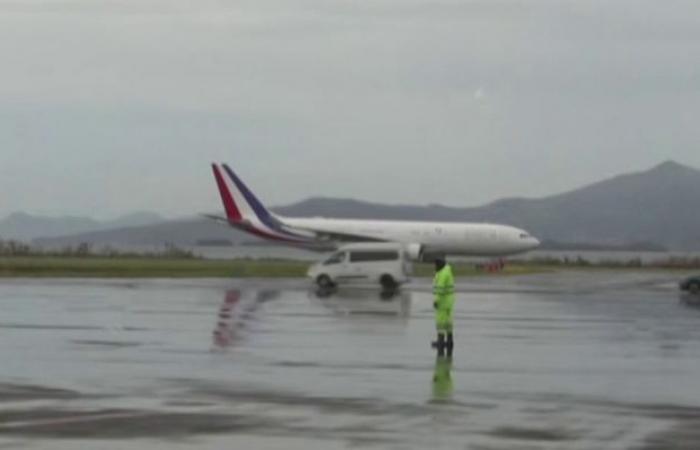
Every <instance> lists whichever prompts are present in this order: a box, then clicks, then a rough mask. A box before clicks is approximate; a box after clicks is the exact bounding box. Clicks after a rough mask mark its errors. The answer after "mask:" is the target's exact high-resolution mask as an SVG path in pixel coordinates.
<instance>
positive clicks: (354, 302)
mask: <svg viewBox="0 0 700 450" xmlns="http://www.w3.org/2000/svg"><path fill="white" fill-rule="evenodd" d="M310 296H311V298H312V299H314V300H316V301H320V302H321V304H322V305H323V306H324V307H326V308H329V309H331V310H332V311H333V312H335V313H337V314H339V315H344V316H347V315H364V316H396V317H403V318H407V317H409V316H410V315H411V293H410V292H407V291H403V290H401V289H394V290H379V289H377V290H374V289H359V288H334V289H316V290H314V291H312V292H311V293H310Z"/></svg>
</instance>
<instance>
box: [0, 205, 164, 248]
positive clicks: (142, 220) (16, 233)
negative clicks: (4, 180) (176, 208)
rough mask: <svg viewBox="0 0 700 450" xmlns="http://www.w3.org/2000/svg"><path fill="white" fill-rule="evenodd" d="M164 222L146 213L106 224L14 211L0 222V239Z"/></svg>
mask: <svg viewBox="0 0 700 450" xmlns="http://www.w3.org/2000/svg"><path fill="white" fill-rule="evenodd" d="M164 220H165V219H164V218H163V217H161V216H159V215H158V214H156V213H153V212H145V211H140V212H135V213H131V214H128V215H125V216H121V217H118V218H116V219H114V220H107V221H97V220H94V219H91V218H88V217H77V216H63V217H45V216H35V215H31V214H27V213H23V212H16V213H13V214H10V215H9V216H7V217H6V218H5V219H3V220H0V239H5V240H10V239H15V240H21V241H31V240H32V239H35V238H38V237H55V236H65V235H73V234H80V233H86V232H91V231H96V230H108V229H112V228H119V227H131V226H142V225H152V224H155V223H159V222H163V221H164Z"/></svg>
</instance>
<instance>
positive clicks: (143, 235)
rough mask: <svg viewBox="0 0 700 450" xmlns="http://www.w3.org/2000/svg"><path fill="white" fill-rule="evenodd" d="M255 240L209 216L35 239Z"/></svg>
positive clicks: (97, 242)
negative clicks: (210, 218)
mask: <svg viewBox="0 0 700 450" xmlns="http://www.w3.org/2000/svg"><path fill="white" fill-rule="evenodd" d="M251 240H256V238H252V237H249V236H248V235H247V234H244V233H241V232H240V231H237V230H234V229H232V228H229V227H227V226H224V225H221V224H219V223H216V222H214V221H211V220H208V219H195V218H193V219H183V220H172V221H168V222H161V223H158V224H155V225H144V226H137V227H124V228H114V229H110V230H99V231H92V232H87V233H79V234H74V235H69V236H59V237H44V238H38V239H34V241H33V243H34V244H36V245H39V246H46V247H57V246H59V247H62V246H68V245H71V246H74V245H77V244H80V243H81V242H87V243H90V244H92V245H94V246H98V247H104V246H123V245H129V246H162V245H164V244H176V245H197V244H200V243H203V242H217V243H240V242H249V241H251Z"/></svg>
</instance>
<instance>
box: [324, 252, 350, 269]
mask: <svg viewBox="0 0 700 450" xmlns="http://www.w3.org/2000/svg"><path fill="white" fill-rule="evenodd" d="M343 260H345V253H344V252H338V253H333V254H332V255H331V256H330V258H328V259H327V260H325V261H323V265H324V266H327V265H329V264H338V263H341V262H343Z"/></svg>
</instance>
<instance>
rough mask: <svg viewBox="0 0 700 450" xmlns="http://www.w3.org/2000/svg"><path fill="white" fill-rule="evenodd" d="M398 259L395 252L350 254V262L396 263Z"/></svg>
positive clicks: (397, 253)
mask: <svg viewBox="0 0 700 450" xmlns="http://www.w3.org/2000/svg"><path fill="white" fill-rule="evenodd" d="M397 259H399V252H397V251H391V250H390V251H378V252H367V251H365V252H363V251H357V252H350V262H370V261H396V260H397Z"/></svg>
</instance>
